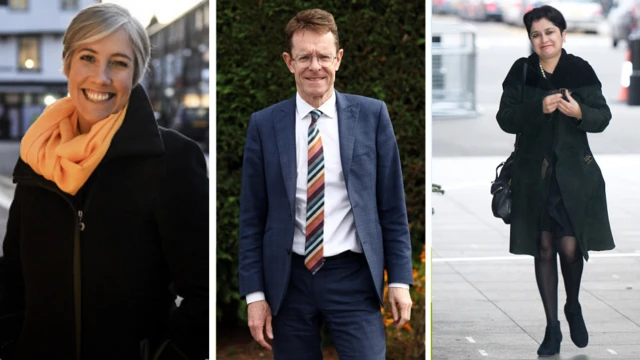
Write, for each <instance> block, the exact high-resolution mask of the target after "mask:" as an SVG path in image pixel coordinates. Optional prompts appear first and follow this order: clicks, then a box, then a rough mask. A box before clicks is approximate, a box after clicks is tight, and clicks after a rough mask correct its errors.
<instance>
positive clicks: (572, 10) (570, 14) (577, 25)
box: [546, 0, 604, 34]
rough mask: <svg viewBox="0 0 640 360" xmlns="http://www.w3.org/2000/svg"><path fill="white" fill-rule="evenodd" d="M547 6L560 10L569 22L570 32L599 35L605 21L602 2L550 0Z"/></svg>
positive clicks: (591, 0) (598, 0)
mask: <svg viewBox="0 0 640 360" xmlns="http://www.w3.org/2000/svg"><path fill="white" fill-rule="evenodd" d="M546 5H550V6H553V7H554V8H556V9H558V11H560V12H561V13H562V15H563V16H564V18H565V20H566V21H567V30H568V31H585V32H588V33H594V34H597V33H598V28H599V27H600V24H602V22H603V21H604V18H603V15H602V4H601V3H600V0H549V1H546Z"/></svg>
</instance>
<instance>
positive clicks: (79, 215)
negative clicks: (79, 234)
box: [78, 210, 84, 231]
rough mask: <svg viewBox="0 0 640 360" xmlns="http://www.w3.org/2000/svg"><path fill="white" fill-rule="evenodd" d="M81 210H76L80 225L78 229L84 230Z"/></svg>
mask: <svg viewBox="0 0 640 360" xmlns="http://www.w3.org/2000/svg"><path fill="white" fill-rule="evenodd" d="M82 214H83V213H82V210H78V224H79V226H80V231H84V222H82Z"/></svg>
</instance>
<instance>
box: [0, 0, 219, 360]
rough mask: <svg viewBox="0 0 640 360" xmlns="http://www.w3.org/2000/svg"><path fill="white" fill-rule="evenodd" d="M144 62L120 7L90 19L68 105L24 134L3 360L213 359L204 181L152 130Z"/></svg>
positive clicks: (167, 135) (197, 163)
mask: <svg viewBox="0 0 640 360" xmlns="http://www.w3.org/2000/svg"><path fill="white" fill-rule="evenodd" d="M149 54H150V45H149V38H148V37H147V34H146V31H145V30H144V28H143V27H142V25H141V24H140V23H139V22H138V21H137V20H135V19H134V18H133V17H132V16H131V15H130V13H129V12H128V11H127V10H126V9H124V8H122V7H120V6H117V5H114V4H96V5H93V6H90V7H87V8H85V9H84V10H82V11H81V12H79V13H78V14H77V15H76V16H75V17H74V19H73V20H72V21H71V24H70V25H69V27H68V29H67V31H66V33H65V36H64V39H63V61H64V73H65V75H66V76H67V79H68V87H69V97H67V98H63V99H60V100H58V101H57V102H55V103H53V104H51V105H50V106H48V107H47V108H46V109H45V110H44V112H43V113H42V115H41V116H40V117H39V118H38V119H37V120H36V122H35V123H34V124H33V125H32V126H31V127H30V128H29V130H28V131H27V133H26V134H25V136H24V138H23V140H22V143H21V148H20V159H19V160H18V163H17V164H16V167H15V170H14V174H13V177H14V182H15V183H16V184H17V185H16V190H15V196H14V200H13V203H12V204H11V208H10V210H9V218H8V222H7V231H6V236H5V239H4V243H3V256H2V257H1V258H0V357H2V359H3V360H5V359H18V360H20V359H44V358H49V359H91V360H100V359H105V360H106V359H176V360H177V359H204V358H206V357H207V356H208V307H209V304H208V302H209V288H208V226H209V224H208V218H209V215H208V214H209V208H208V202H207V199H208V196H209V189H208V178H207V167H206V162H205V158H204V156H203V154H202V152H201V150H200V148H199V147H198V145H197V144H195V143H194V142H192V141H191V140H188V139H187V138H185V137H183V136H181V135H179V134H178V133H176V132H173V131H170V130H166V129H163V128H159V127H158V125H157V124H156V121H155V117H154V114H153V110H152V108H151V104H150V102H149V99H148V97H147V95H146V92H145V90H144V89H143V88H142V86H141V85H140V84H139V82H140V80H141V79H142V77H143V75H144V73H145V70H146V67H147V63H148V61H149ZM176 294H177V295H179V296H180V297H182V298H183V300H182V301H181V303H180V306H178V307H177V306H176V304H175V300H176Z"/></svg>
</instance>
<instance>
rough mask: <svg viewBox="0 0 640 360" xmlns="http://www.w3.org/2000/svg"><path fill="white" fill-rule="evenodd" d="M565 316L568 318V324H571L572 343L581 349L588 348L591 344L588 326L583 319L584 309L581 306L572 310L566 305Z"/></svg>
mask: <svg viewBox="0 0 640 360" xmlns="http://www.w3.org/2000/svg"><path fill="white" fill-rule="evenodd" d="M564 315H565V316H566V317H567V322H568V323H569V329H570V331H571V341H573V343H574V344H576V346H577V347H579V348H583V347H585V346H587V344H588V343H589V333H588V332H587V326H586V325H585V323H584V318H583V317H582V307H581V306H580V304H578V306H574V307H573V308H571V309H570V308H568V307H567V305H565V306H564Z"/></svg>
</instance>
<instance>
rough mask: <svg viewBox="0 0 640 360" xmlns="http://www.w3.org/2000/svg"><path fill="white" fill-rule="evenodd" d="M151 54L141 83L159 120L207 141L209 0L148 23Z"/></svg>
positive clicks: (153, 19) (195, 137)
mask: <svg viewBox="0 0 640 360" xmlns="http://www.w3.org/2000/svg"><path fill="white" fill-rule="evenodd" d="M147 31H148V33H149V37H150V38H151V46H152V52H151V54H152V57H151V65H150V69H149V73H148V74H147V76H146V77H145V79H144V81H143V85H145V87H146V88H147V90H148V92H149V98H150V99H151V102H152V104H153V108H154V110H155V111H156V113H157V117H158V123H159V124H160V125H162V126H165V127H171V128H174V129H176V130H178V131H181V132H182V133H184V134H185V135H187V136H189V137H191V138H193V139H194V140H197V141H207V139H208V133H209V131H208V129H209V120H208V119H209V1H208V0H206V1H200V2H199V3H198V4H196V5H195V6H193V7H192V8H191V9H189V10H187V11H186V12H185V13H184V14H183V15H181V16H179V17H178V18H176V19H175V20H173V21H171V22H170V23H167V24H161V23H158V22H157V18H156V17H155V16H154V17H153V18H152V19H151V22H150V24H149V26H148V27H147Z"/></svg>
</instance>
